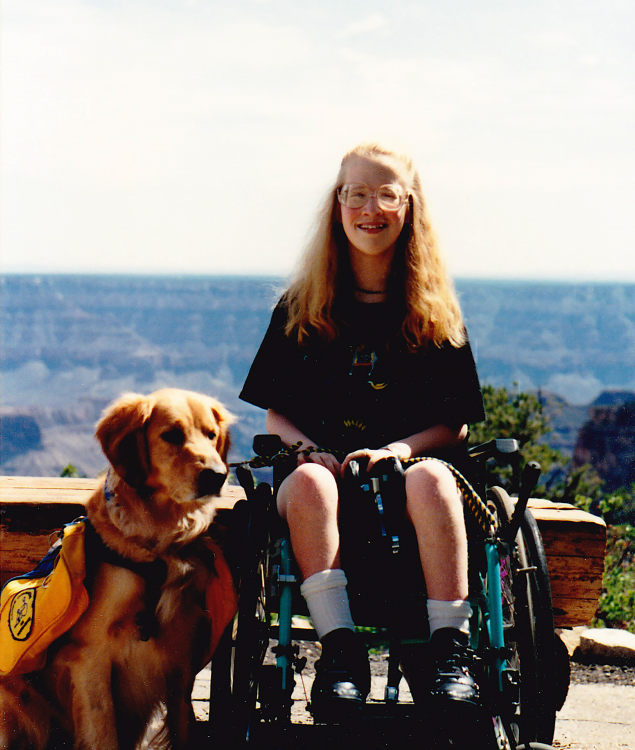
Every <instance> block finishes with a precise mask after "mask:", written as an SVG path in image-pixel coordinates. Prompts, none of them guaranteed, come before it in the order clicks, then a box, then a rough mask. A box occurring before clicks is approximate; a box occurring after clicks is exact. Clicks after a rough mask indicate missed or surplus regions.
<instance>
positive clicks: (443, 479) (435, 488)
mask: <svg viewBox="0 0 635 750" xmlns="http://www.w3.org/2000/svg"><path fill="white" fill-rule="evenodd" d="M406 496H407V502H406V512H407V514H408V517H409V519H410V521H411V522H412V524H413V526H414V528H415V533H416V535H417V542H418V547H419V556H420V558H421V565H422V567H423V575H424V577H425V581H426V589H427V593H428V597H429V598H430V599H436V600H439V601H456V600H459V599H466V598H467V595H468V580H467V536H466V531H465V522H464V519H463V503H462V499H461V495H460V493H459V490H458V488H457V486H456V481H455V479H454V477H453V476H452V473H451V472H450V470H449V469H448V468H447V467H445V466H443V464H441V463H438V462H436V461H424V462H421V463H418V464H414V465H413V466H411V467H410V468H409V469H408V470H407V471H406Z"/></svg>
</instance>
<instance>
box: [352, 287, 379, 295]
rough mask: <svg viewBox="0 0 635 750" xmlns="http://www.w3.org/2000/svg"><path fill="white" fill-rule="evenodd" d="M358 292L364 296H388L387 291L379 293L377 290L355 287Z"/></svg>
mask: <svg viewBox="0 0 635 750" xmlns="http://www.w3.org/2000/svg"><path fill="white" fill-rule="evenodd" d="M355 291H356V292H361V293H362V294H386V289H382V290H380V291H377V290H375V289H361V288H360V287H358V286H356V287H355Z"/></svg>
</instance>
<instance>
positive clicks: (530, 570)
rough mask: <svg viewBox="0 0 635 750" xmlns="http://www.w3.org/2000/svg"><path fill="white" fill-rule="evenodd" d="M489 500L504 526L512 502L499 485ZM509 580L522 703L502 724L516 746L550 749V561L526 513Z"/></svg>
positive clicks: (514, 663)
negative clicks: (541, 745)
mask: <svg viewBox="0 0 635 750" xmlns="http://www.w3.org/2000/svg"><path fill="white" fill-rule="evenodd" d="M487 497H488V501H489V503H490V504H491V505H492V506H493V509H494V511H495V512H496V514H497V516H498V517H499V520H500V523H501V524H502V526H503V527H504V526H505V524H506V523H507V522H508V521H509V519H510V518H511V515H512V512H513V509H514V502H513V501H512V499H511V498H510V497H509V495H508V494H507V493H506V492H505V490H503V489H501V488H500V487H492V488H490V489H489V490H488V495H487ZM510 553H511V554H510V558H509V570H508V571H507V572H508V573H509V576H504V574H503V572H502V573H501V585H502V590H503V593H504V622H505V631H506V641H508V642H509V645H510V647H511V649H512V652H511V655H510V658H509V663H510V666H511V667H512V668H514V669H517V670H518V672H519V681H520V684H519V705H518V708H517V709H515V712H513V711H511V710H510V709H509V708H507V709H506V710H501V714H502V715H501V717H499V718H500V726H501V727H503V728H505V731H506V732H507V734H508V735H513V739H512V738H511V737H510V740H509V741H510V743H513V744H511V746H512V747H515V746H516V743H523V744H524V746H525V747H532V745H533V743H544V744H546V745H550V744H551V742H552V740H553V734H554V729H555V719H556V706H555V701H554V700H553V691H552V685H553V681H554V678H553V675H552V674H551V671H552V670H553V667H554V663H555V633H554V624H553V609H552V601H551V588H550V585H549V574H548V570H547V559H546V555H545V552H544V548H543V545H542V539H541V537H540V532H539V530H538V525H537V524H536V521H535V519H534V517H533V516H532V515H531V513H530V511H528V510H527V511H526V512H525V515H524V517H523V519H522V523H521V525H520V529H519V532H518V534H517V536H516V540H515V543H514V548H513V549H512V550H510Z"/></svg>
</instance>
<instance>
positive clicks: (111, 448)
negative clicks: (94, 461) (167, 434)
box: [95, 393, 154, 490]
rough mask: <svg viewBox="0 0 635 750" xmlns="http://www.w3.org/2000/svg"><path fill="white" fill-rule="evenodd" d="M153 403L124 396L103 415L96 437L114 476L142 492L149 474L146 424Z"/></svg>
mask: <svg viewBox="0 0 635 750" xmlns="http://www.w3.org/2000/svg"><path fill="white" fill-rule="evenodd" d="M153 407H154V399H153V398H152V397H151V396H142V395H140V394H138V393H126V394H125V395H123V396H121V398H119V399H117V400H116V401H114V402H113V403H112V404H110V406H108V407H107V408H106V410H105V411H104V413H103V415H102V418H101V419H100V420H99V422H98V423H97V427H96V430H95V436H96V437H97V439H98V440H99V442H100V443H101V447H102V450H103V451H104V453H105V455H106V458H107V459H108V460H109V461H110V463H111V465H112V467H113V469H114V470H115V472H116V473H117V474H118V475H119V476H120V477H121V479H123V480H124V482H126V483H127V484H129V485H130V486H131V487H134V488H135V489H136V490H143V488H144V487H145V482H146V479H147V478H148V474H149V473H150V469H151V466H150V456H149V451H148V444H147V440H146V424H147V422H148V419H149V418H150V415H151V414H152V409H153Z"/></svg>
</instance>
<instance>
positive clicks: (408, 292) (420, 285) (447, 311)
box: [285, 143, 465, 349]
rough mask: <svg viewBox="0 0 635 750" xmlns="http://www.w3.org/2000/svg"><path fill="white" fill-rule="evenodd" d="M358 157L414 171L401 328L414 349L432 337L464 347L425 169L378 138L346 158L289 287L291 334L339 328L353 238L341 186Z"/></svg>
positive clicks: (396, 270)
mask: <svg viewBox="0 0 635 750" xmlns="http://www.w3.org/2000/svg"><path fill="white" fill-rule="evenodd" d="M353 156H360V157H363V158H371V159H372V158H387V157H388V158H391V159H395V160H397V161H398V162H400V163H401V165H402V166H403V167H404V168H405V173H406V174H407V175H408V181H409V183H410V184H409V185H407V188H408V190H409V194H410V198H409V201H410V206H409V211H408V216H407V218H406V222H405V224H404V228H403V230H402V232H401V235H400V237H399V240H398V244H397V252H396V253H395V258H394V260H393V272H392V274H391V276H392V280H391V295H395V294H397V295H398V294H399V292H400V291H401V293H402V294H403V305H404V307H405V315H404V320H403V324H402V327H401V330H402V334H403V336H404V339H405V340H406V342H407V344H408V346H409V348H411V349H417V348H419V347H420V346H425V345H427V344H428V343H429V342H433V343H434V344H436V345H437V346H441V344H442V343H443V342H445V341H449V342H450V343H451V344H452V345H453V346H460V345H461V344H463V343H464V341H465V329H464V325H463V318H462V315H461V309H460V307H459V303H458V300H457V298H456V293H455V291H454V286H453V284H452V282H451V281H450V279H449V278H448V276H447V273H446V269H445V263H444V261H443V258H442V256H441V251H440V248H439V245H438V243H437V239H436V236H435V234H434V232H433V230H432V227H431V225H430V221H429V219H428V215H427V210H426V204H425V200H424V198H423V191H422V188H421V181H420V179H419V175H418V174H417V171H416V170H415V168H414V165H413V163H412V159H411V158H410V157H409V156H408V155H407V154H405V153H402V152H397V151H396V150H394V149H391V148H388V147H386V146H383V145H380V144H378V143H362V144H360V145H358V146H355V148H353V149H351V150H350V151H348V152H347V153H346V154H345V156H344V158H343V159H342V164H341V167H340V173H339V175H338V179H337V182H336V183H335V185H334V186H333V187H332V189H331V190H330V191H329V194H328V196H327V199H326V201H325V202H324V205H323V208H322V210H321V211H320V212H319V214H318V218H317V223H316V226H315V229H314V232H313V235H312V238H311V240H310V242H309V243H308V245H307V247H306V250H305V252H304V255H303V256H302V258H301V261H300V265H299V267H298V271H297V273H296V276H295V278H294V280H293V282H292V283H291V285H290V286H289V288H288V289H287V291H286V293H285V301H286V303H287V306H288V310H289V314H288V322H287V327H286V333H287V335H289V336H291V335H295V336H297V338H298V341H299V343H303V341H305V340H306V338H307V336H308V335H309V333H310V331H311V330H313V331H316V332H317V333H318V335H319V336H320V337H321V338H322V339H324V340H326V341H332V340H333V339H334V338H335V337H336V336H337V334H338V332H339V323H338V320H337V315H336V302H337V299H338V295H340V294H345V293H347V291H348V292H349V293H350V286H349V285H348V283H347V282H348V281H349V279H348V278H347V272H348V273H350V272H349V271H348V241H347V239H346V235H345V234H344V230H343V227H342V224H341V221H339V220H338V201H337V188H338V187H340V186H341V185H342V184H343V172H344V167H345V165H346V162H347V161H348V159H350V158H351V157H353Z"/></svg>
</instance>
